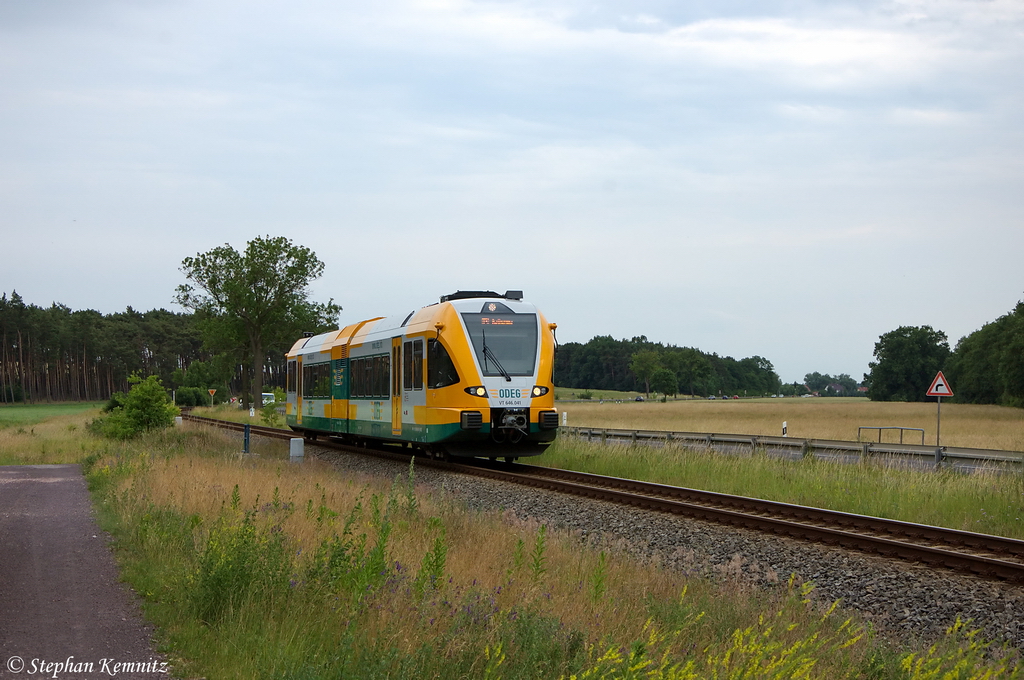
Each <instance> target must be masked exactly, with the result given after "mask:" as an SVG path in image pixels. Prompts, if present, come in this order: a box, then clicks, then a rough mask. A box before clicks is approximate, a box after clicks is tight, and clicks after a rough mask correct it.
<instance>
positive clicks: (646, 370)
mask: <svg viewBox="0 0 1024 680" xmlns="http://www.w3.org/2000/svg"><path fill="white" fill-rule="evenodd" d="M660 368H661V357H660V356H659V355H658V353H657V352H655V351H654V350H652V349H643V350H640V351H639V352H637V353H636V354H634V355H633V358H632V359H631V360H630V362H629V370H631V371H633V374H634V375H636V377H637V380H642V381H643V383H644V394H646V395H650V393H651V378H652V377H653V376H654V374H655V372H657V371H658V369H660Z"/></svg>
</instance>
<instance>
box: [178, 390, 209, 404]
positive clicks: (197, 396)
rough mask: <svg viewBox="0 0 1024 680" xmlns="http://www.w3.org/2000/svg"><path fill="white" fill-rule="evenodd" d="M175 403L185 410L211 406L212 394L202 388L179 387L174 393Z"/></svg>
mask: <svg viewBox="0 0 1024 680" xmlns="http://www.w3.org/2000/svg"><path fill="white" fill-rule="evenodd" d="M174 403H175V404H177V405H178V406H184V407H185V408H192V407H193V406H209V405H210V393H209V392H208V391H207V390H204V389H203V388H201V387H179V388H178V389H177V390H175V391H174Z"/></svg>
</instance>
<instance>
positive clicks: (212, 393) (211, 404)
mask: <svg viewBox="0 0 1024 680" xmlns="http://www.w3.org/2000/svg"><path fill="white" fill-rule="evenodd" d="M206 391H207V392H209V393H210V406H213V395H215V394H217V390H215V389H209V390H206Z"/></svg>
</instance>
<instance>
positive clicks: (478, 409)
mask: <svg viewBox="0 0 1024 680" xmlns="http://www.w3.org/2000/svg"><path fill="white" fill-rule="evenodd" d="M556 328H557V325H556V324H554V323H549V322H548V321H547V320H546V319H545V318H544V315H543V314H541V312H540V311H539V310H538V309H537V307H536V306H535V305H533V304H532V303H529V302H526V301H524V300H523V293H522V291H517V290H510V291H506V292H505V293H504V294H503V295H502V294H498V293H495V292H493V291H461V290H460V291H457V292H455V293H452V294H450V295H443V296H441V298H440V301H439V302H437V303H435V304H431V305H427V306H425V307H422V308H420V309H418V310H414V311H412V312H409V313H408V314H404V315H399V316H392V317H376V318H373V319H367V320H366V321H360V322H358V323H354V324H351V325H348V326H345V327H344V328H341V329H339V330H333V331H329V332H327V333H322V334H320V335H311V334H306V335H304V337H302V338H299V339H298V340H296V342H295V344H294V345H293V346H292V348H291V350H289V351H288V353H287V355H286V360H287V379H286V389H285V391H286V393H287V399H286V402H285V419H286V422H287V424H288V426H289V427H290V428H291V429H292V430H294V431H295V432H298V433H301V434H302V435H303V436H304V437H306V438H307V439H316V438H317V437H319V436H324V437H330V438H332V439H337V440H340V441H342V442H345V443H352V444H357V445H370V444H380V443H385V444H386V443H390V444H397V445H401V446H403V447H406V448H412V449H415V450H418V451H421V452H423V453H425V454H427V455H429V456H431V457H435V458H443V459H448V458H450V457H485V458H490V459H492V460H496V459H498V458H502V459H504V460H505V461H507V462H514V461H515V460H517V459H518V458H521V457H526V456H536V455H539V454H541V453H543V452H544V450H545V449H546V448H547V447H548V446H549V445H550V444H551V442H553V441H554V440H555V437H556V436H557V433H558V412H557V411H556V410H555V387H554V382H553V380H554V359H555V349H556V346H557V342H556V339H555V329H556Z"/></svg>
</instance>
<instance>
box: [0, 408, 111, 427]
mask: <svg viewBox="0 0 1024 680" xmlns="http://www.w3.org/2000/svg"><path fill="white" fill-rule="evenodd" d="M103 404H104V402H75V403H60V404H4V405H2V406H0V429H3V428H5V427H12V426H19V427H24V426H26V425H33V424H35V423H39V422H42V421H44V420H47V419H48V418H53V417H56V416H65V415H73V414H76V413H82V412H83V411H90V410H94V409H99V408H100V407H101V406H103Z"/></svg>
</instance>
